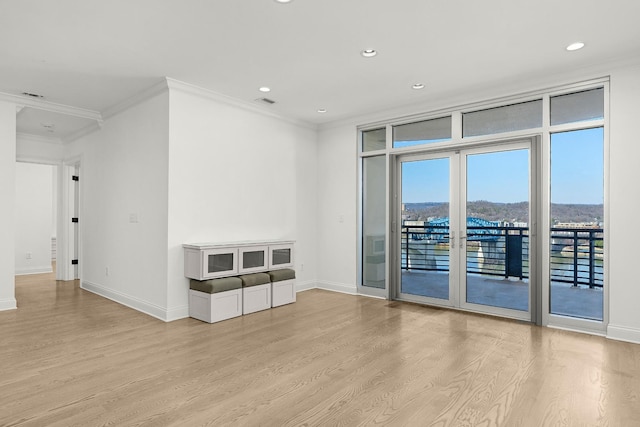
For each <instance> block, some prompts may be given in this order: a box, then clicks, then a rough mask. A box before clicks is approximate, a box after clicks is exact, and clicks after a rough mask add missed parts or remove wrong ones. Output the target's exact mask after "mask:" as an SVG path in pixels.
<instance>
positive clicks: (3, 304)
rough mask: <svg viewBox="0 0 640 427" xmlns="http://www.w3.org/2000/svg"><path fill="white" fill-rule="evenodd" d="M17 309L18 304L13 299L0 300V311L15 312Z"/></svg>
mask: <svg viewBox="0 0 640 427" xmlns="http://www.w3.org/2000/svg"><path fill="white" fill-rule="evenodd" d="M16 308H18V303H17V302H16V299H15V298H5V299H0V311H5V310H15V309H16Z"/></svg>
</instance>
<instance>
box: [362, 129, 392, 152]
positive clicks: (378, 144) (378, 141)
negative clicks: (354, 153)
mask: <svg viewBox="0 0 640 427" xmlns="http://www.w3.org/2000/svg"><path fill="white" fill-rule="evenodd" d="M385 148H387V129H385V128H382V129H374V130H368V131H364V132H362V151H375V150H384V149H385Z"/></svg>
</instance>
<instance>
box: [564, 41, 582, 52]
mask: <svg viewBox="0 0 640 427" xmlns="http://www.w3.org/2000/svg"><path fill="white" fill-rule="evenodd" d="M583 47H584V43H582V42H575V43H571V44H570V45H569V46H567V50H568V51H572V50H579V49H582V48H583Z"/></svg>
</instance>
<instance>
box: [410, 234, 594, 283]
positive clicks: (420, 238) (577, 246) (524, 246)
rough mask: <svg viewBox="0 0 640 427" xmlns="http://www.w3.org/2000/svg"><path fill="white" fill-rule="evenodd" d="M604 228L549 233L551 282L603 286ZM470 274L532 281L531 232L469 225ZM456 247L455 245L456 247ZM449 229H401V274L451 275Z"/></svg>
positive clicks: (467, 259)
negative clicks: (412, 272)
mask: <svg viewBox="0 0 640 427" xmlns="http://www.w3.org/2000/svg"><path fill="white" fill-rule="evenodd" d="M602 239H603V230H602V229H601V228H590V229H574V228H552V229H551V265H550V266H551V280H552V281H555V282H563V283H571V284H572V285H573V286H579V285H583V286H589V287H590V288H594V287H602V285H603V267H602V265H603V263H602ZM466 240H467V244H466V254H467V256H466V264H467V265H466V268H467V273H472V274H479V275H489V276H501V277H505V278H508V277H515V278H519V279H521V280H522V279H526V278H528V277H529V229H528V228H527V227H507V226H468V227H467V237H466ZM457 243H458V242H456V244H457ZM449 244H450V238H449V226H448V225H434V226H429V225H427V226H403V227H402V237H401V253H402V258H401V263H402V264H401V265H402V269H403V270H422V271H449V262H450V260H449Z"/></svg>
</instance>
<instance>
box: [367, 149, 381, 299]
mask: <svg viewBox="0 0 640 427" xmlns="http://www.w3.org/2000/svg"><path fill="white" fill-rule="evenodd" d="M385 158H386V157H385V156H375V157H366V158H364V159H362V169H363V170H362V177H363V183H362V186H363V189H362V239H363V242H362V286H369V287H373V288H381V289H384V287H385V206H386V201H385V198H386V196H385V193H386V184H385V177H386V168H385Z"/></svg>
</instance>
